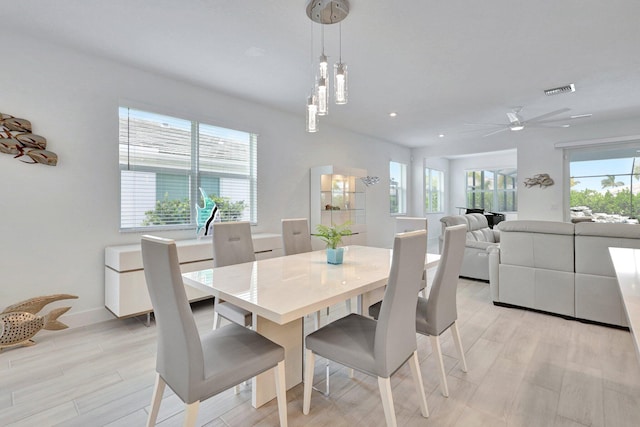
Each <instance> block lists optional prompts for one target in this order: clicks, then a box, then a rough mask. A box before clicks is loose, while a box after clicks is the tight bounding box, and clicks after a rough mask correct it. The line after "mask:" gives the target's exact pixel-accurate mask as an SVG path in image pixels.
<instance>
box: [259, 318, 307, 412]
mask: <svg viewBox="0 0 640 427" xmlns="http://www.w3.org/2000/svg"><path fill="white" fill-rule="evenodd" d="M302 327H303V319H297V320H294V321H292V322H289V323H287V324H284V325H279V324H277V323H275V322H272V321H270V320H268V319H265V318H263V317H260V316H258V315H256V314H254V315H253V330H254V331H256V332H258V333H259V334H260V335H262V336H264V337H266V338H269V339H270V340H271V341H273V342H275V343H277V344H280V345H281V346H282V347H284V359H285V377H286V384H287V390H289V389H290V388H292V387H295V386H296V385H298V384H300V383H301V382H302V353H303V329H302ZM275 397H276V388H275V378H274V376H273V371H272V370H269V371H267V372H264V373H262V374H260V375H258V376H257V377H255V378H254V379H253V383H252V390H251V404H252V405H253V407H254V408H259V407H260V406H262V405H264V404H265V403H267V402H269V401H270V400H271V399H273V398H275Z"/></svg>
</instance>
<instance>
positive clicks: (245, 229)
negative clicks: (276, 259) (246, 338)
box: [213, 221, 256, 329]
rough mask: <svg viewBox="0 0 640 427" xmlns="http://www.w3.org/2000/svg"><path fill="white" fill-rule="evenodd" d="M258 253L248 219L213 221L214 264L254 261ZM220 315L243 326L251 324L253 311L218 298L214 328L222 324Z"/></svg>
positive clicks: (214, 307)
mask: <svg viewBox="0 0 640 427" xmlns="http://www.w3.org/2000/svg"><path fill="white" fill-rule="evenodd" d="M255 260H256V254H255V252H254V250H253V240H252V239H251V225H250V224H249V222H248V221H241V222H215V223H213V266H214V267H224V266H226V265H233V264H241V263H244V262H253V261H255ZM220 317H224V318H225V319H227V320H230V321H232V322H235V323H237V324H239V325H242V326H248V327H250V326H251V323H252V315H251V312H250V311H248V310H245V309H244V308H241V307H238V306H237V305H234V304H231V303H229V302H226V301H221V300H219V299H218V300H217V301H216V302H215V304H214V306H213V328H214V329H216V328H218V327H219V326H220Z"/></svg>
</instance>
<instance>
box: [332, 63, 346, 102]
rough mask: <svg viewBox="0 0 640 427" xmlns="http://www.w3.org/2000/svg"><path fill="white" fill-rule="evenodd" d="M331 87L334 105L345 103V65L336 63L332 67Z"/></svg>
mask: <svg viewBox="0 0 640 427" xmlns="http://www.w3.org/2000/svg"><path fill="white" fill-rule="evenodd" d="M333 87H334V89H335V92H336V93H335V99H336V104H346V103H347V100H348V98H347V64H343V63H342V62H337V63H335V64H334V65H333Z"/></svg>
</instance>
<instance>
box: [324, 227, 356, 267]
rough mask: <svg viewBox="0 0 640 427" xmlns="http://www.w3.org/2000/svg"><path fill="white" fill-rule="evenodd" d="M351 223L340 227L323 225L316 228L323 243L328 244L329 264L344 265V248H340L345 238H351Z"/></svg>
mask: <svg viewBox="0 0 640 427" xmlns="http://www.w3.org/2000/svg"><path fill="white" fill-rule="evenodd" d="M349 225H351V222H350V221H347V222H345V223H344V224H340V225H335V224H333V225H331V226H328V225H323V224H318V226H317V227H316V229H317V233H316V236H318V237H319V238H320V239H321V240H322V241H324V242H325V243H326V244H327V262H328V263H329V264H342V257H343V255H344V248H342V247H340V248H339V247H338V245H339V244H340V243H342V237H343V236H350V235H351V230H350V229H349Z"/></svg>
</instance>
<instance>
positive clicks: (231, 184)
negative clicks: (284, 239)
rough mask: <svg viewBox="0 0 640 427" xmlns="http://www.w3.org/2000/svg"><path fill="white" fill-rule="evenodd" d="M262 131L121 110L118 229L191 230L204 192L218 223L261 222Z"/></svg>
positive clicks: (128, 109)
mask: <svg viewBox="0 0 640 427" xmlns="http://www.w3.org/2000/svg"><path fill="white" fill-rule="evenodd" d="M256 145H257V135H256V134H252V133H249V132H243V131H237V130H232V129H226V128H222V127H218V126H213V125H209V124H203V123H199V122H197V121H191V120H185V119H180V118H176V117H170V116H166V115H161V114H156V113H152V112H146V111H140V110H135V109H131V108H128V107H120V109H119V151H120V156H119V164H120V171H121V174H120V177H121V178H120V197H121V205H120V218H121V219H120V228H121V229H139V228H150V227H153V228H190V227H195V225H196V213H197V212H196V204H198V205H201V206H202V205H204V201H203V200H202V195H201V194H202V192H204V194H205V195H206V197H208V198H211V199H213V200H214V201H215V203H216V204H217V205H218V212H219V214H218V215H219V220H220V221H239V220H246V221H251V222H254V223H255V222H256V221H257V203H256V202H257V197H256V188H257V186H256V184H257V180H256V174H257V158H256Z"/></svg>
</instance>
